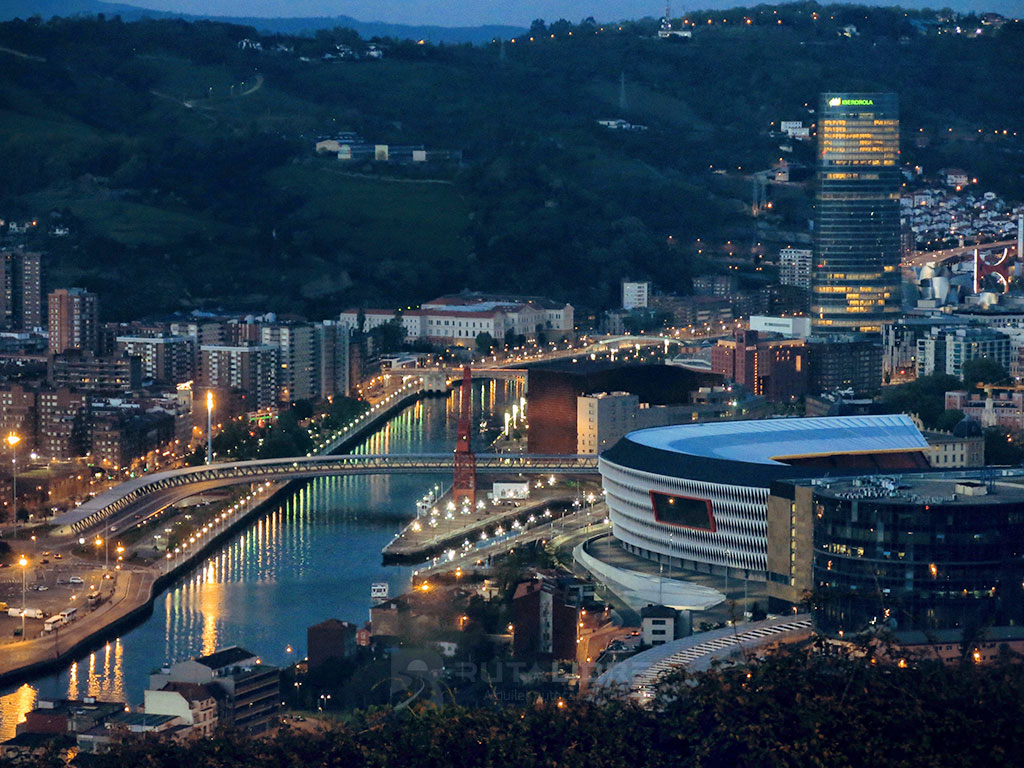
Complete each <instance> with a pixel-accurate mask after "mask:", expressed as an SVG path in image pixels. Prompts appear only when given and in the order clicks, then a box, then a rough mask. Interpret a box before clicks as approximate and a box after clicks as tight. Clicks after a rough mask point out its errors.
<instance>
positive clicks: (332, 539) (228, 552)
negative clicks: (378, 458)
mask: <svg viewBox="0 0 1024 768" xmlns="http://www.w3.org/2000/svg"><path fill="white" fill-rule="evenodd" d="M521 388H522V386H521V384H519V383H517V382H496V381H491V382H480V383H476V384H475V385H474V397H473V400H474V417H473V424H474V428H475V427H476V425H477V424H478V423H479V422H480V421H481V419H486V420H488V421H489V422H490V423H491V424H500V423H501V421H502V413H503V412H504V411H505V410H506V409H507V408H510V407H511V403H512V402H513V401H514V400H517V399H518V398H519V396H520V395H521V394H522V391H521ZM458 408H459V394H458V392H457V391H456V392H453V393H450V394H449V395H448V397H447V398H428V399H426V400H421V401H419V402H417V403H415V404H413V405H410V406H409V407H407V408H405V409H404V410H402V411H401V412H400V413H398V414H396V415H395V416H394V417H392V418H391V419H390V420H389V421H388V422H386V423H385V424H384V426H383V427H382V428H381V429H380V430H379V431H377V432H376V433H374V434H373V435H371V436H370V437H368V438H367V439H366V440H365V441H364V442H363V443H362V444H361V445H360V446H358V447H357V448H356V449H354V450H353V453H367V454H379V453H396V454H405V453H444V452H447V451H451V450H453V449H454V444H455V432H456V423H457V421H458V416H459V410H458ZM474 431H476V430H474ZM477 434H479V442H480V444H481V445H483V443H484V442H485V440H486V437H485V436H484V435H483V434H482V433H479V432H478V433H477ZM450 483H451V477H450V476H448V475H443V476H442V475H439V476H430V475H375V476H365V477H355V476H353V477H323V478H317V479H314V480H311V481H309V482H308V483H306V484H304V485H302V486H301V487H299V488H298V489H297V490H296V491H295V492H294V493H293V494H291V495H290V496H288V497H287V498H285V499H284V500H283V501H282V502H281V503H279V504H275V505H272V506H269V507H268V508H267V509H266V510H265V511H264V513H263V514H261V515H260V516H258V517H257V518H254V520H253V522H252V524H251V525H250V526H249V527H248V528H246V529H245V530H243V531H241V532H239V533H238V534H237V535H236V536H235V537H234V538H232V539H231V540H229V541H227V542H225V544H224V545H223V546H222V547H221V548H220V549H219V550H218V551H216V552H214V553H212V554H211V555H210V557H209V558H208V559H207V560H206V561H205V562H204V563H203V564H202V565H201V566H198V567H197V568H196V569H195V570H193V571H192V572H191V573H189V574H187V575H185V576H184V577H183V578H182V579H181V580H179V581H178V582H177V583H175V584H174V585H172V586H171V587H170V588H169V589H168V590H167V591H165V592H164V593H163V594H161V595H160V596H158V597H157V599H156V601H155V603H154V606H153V615H152V616H151V617H150V618H149V619H147V620H146V621H145V622H143V623H142V624H140V625H139V626H138V627H136V628H135V629H132V630H130V631H129V632H126V633H125V634H124V635H123V636H122V637H119V638H117V639H116V640H112V641H110V642H109V643H107V645H106V646H104V647H103V648H101V649H100V650H98V651H96V652H94V653H92V654H89V655H88V656H86V657H85V658H83V659H80V660H78V661H77V662H76V663H74V664H72V665H71V666H70V667H68V668H67V669H65V670H63V671H62V672H60V673H59V674H54V675H50V676H48V677H45V678H40V679H38V680H34V681H33V682H32V683H30V684H25V685H22V686H21V687H19V688H17V689H15V690H10V689H8V690H5V691H0V740H3V739H7V738H10V737H11V736H13V735H14V732H15V725H16V724H17V723H18V722H19V721H21V720H23V719H24V715H25V713H26V712H28V711H29V710H30V709H32V708H33V707H34V706H35V702H36V700H37V698H39V697H42V698H62V697H67V698H79V697H82V696H95V697H97V698H102V699H109V700H119V701H127V702H128V703H130V704H133V705H135V704H139V703H141V701H142V695H143V691H144V690H145V688H146V685H147V682H148V676H149V673H150V672H151V671H153V670H156V669H158V668H159V667H160V666H162V665H163V664H164V663H166V662H173V661H180V660H182V659H187V658H189V657H192V656H197V655H201V654H206V653H211V652H212V651H214V650H216V649H217V648H220V647H224V646H228V645H241V646H244V647H245V648H247V649H249V650H250V651H253V652H254V653H256V654H257V655H259V656H260V658H261V659H262V660H263V661H264V662H265V663H268V664H275V665H281V666H285V665H288V664H291V663H293V662H294V661H297V660H299V659H302V658H303V657H304V656H305V654H306V627H308V626H310V625H311V624H316V623H318V622H320V621H323V620H324V619H328V618H338V619H342V620H344V621H351V622H355V623H358V624H360V625H361V624H362V623H364V622H365V621H367V619H368V618H369V607H370V585H371V584H372V583H373V582H377V581H387V582H389V584H390V586H391V593H392V594H396V593H398V592H400V591H402V590H403V589H404V588H405V587H406V586H407V584H408V581H409V577H410V574H411V570H410V569H408V568H400V567H394V566H389V567H387V568H385V567H384V566H382V565H381V549H382V548H383V547H384V546H385V545H386V544H387V543H388V542H389V541H390V540H391V538H392V537H393V536H394V535H395V533H397V532H398V530H399V529H400V528H401V527H402V526H403V525H405V523H406V522H408V520H409V519H410V518H411V517H412V516H413V515H415V512H416V501H417V500H418V499H419V498H420V497H421V496H422V495H423V494H424V493H425V492H426V491H427V490H429V489H430V488H432V487H433V486H434V485H435V484H436V485H439V486H443V487H447V486H448V485H450Z"/></svg>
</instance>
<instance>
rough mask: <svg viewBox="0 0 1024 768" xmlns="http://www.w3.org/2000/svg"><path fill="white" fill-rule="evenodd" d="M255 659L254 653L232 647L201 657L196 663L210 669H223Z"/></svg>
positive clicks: (235, 646)
mask: <svg viewBox="0 0 1024 768" xmlns="http://www.w3.org/2000/svg"><path fill="white" fill-rule="evenodd" d="M255 658H256V654H255V653H253V652H252V651H247V650H245V648H241V647H239V646H237V645H232V646H229V647H227V648H222V649H221V650H219V651H215V652H213V653H211V654H210V655H208V656H200V657H198V658H197V659H196V661H197V662H198V663H200V664H202V665H203V666H204V667H209V668H210V669H222V668H223V667H230V666H231V665H232V664H240V663H242V662H243V661H249V660H250V659H255Z"/></svg>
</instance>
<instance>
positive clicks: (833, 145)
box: [811, 93, 901, 333]
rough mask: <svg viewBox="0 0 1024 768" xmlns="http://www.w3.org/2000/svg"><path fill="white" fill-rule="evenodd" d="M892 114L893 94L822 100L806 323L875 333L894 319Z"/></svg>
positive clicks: (895, 128)
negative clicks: (809, 314)
mask: <svg viewBox="0 0 1024 768" xmlns="http://www.w3.org/2000/svg"><path fill="white" fill-rule="evenodd" d="M900 183H901V181H900V172H899V106H898V99H897V96H896V94H893V93H824V94H822V96H821V104H820V108H819V110H818V168H817V194H816V212H815V213H816V215H815V227H814V264H813V268H812V274H811V318H812V320H813V322H814V325H815V328H816V329H818V330H820V331H822V332H836V331H862V332H868V333H878V332H880V331H881V328H882V326H883V325H884V324H885V323H888V322H892V321H893V320H894V319H895V318H896V317H897V316H898V315H899V313H900V280H901V278H900V271H899V262H900Z"/></svg>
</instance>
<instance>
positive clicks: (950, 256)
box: [903, 240, 1018, 268]
mask: <svg viewBox="0 0 1024 768" xmlns="http://www.w3.org/2000/svg"><path fill="white" fill-rule="evenodd" d="M1004 248H1008V249H1009V251H1010V257H1011V259H1017V258H1018V255H1017V241H1016V240H1002V241H1000V242H998V243H981V244H980V245H964V246H958V247H956V248H945V249H943V250H941V251H912V252H911V253H910V255H909V256H907V257H906V258H905V259H904V260H903V266H904V267H905V268H914V267H923V266H925V265H927V264H934V265H935V266H941V265H942V264H946V263H949V262H953V261H966V260H967V259H970V258H973V257H974V252H975V251H976V250H977V251H980V252H981V253H992V252H995V251H1001V250H1003V249H1004Z"/></svg>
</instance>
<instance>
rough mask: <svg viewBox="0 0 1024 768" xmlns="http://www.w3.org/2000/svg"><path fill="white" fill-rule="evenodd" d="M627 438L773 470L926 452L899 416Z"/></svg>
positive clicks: (678, 429) (648, 432)
mask: <svg viewBox="0 0 1024 768" xmlns="http://www.w3.org/2000/svg"><path fill="white" fill-rule="evenodd" d="M626 439H627V440H629V441H631V442H633V443H637V444H639V445H644V446H647V447H650V448H656V449H661V450H664V451H671V452H673V453H680V454H687V455H691V456H701V457H704V458H710V459H726V460H731V461H742V462H745V463H751V464H773V465H784V464H785V463H786V462H785V460H786V459H795V458H804V457H809V456H835V455H837V454H854V453H883V452H889V451H913V450H924V449H926V448H927V447H928V443H927V442H926V441H925V439H924V437H923V436H922V435H921V433H920V431H918V429H917V427H916V426H914V422H912V421H911V420H910V418H909V417H908V416H904V415H902V414H901V415H884V416H823V417H820V418H808V419H764V420H759V421H726V422H713V423H708V424H685V425H681V426H671V427H656V428H654V429H642V430H639V431H637V432H631V433H630V434H629V435H627V436H626Z"/></svg>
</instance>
